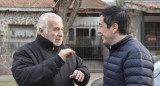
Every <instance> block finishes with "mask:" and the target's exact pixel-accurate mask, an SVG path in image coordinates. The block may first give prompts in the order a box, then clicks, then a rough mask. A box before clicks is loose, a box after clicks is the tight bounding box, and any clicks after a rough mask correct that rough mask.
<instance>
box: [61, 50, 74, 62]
mask: <svg viewBox="0 0 160 86" xmlns="http://www.w3.org/2000/svg"><path fill="white" fill-rule="evenodd" d="M74 54H75V51H73V50H72V49H62V50H60V52H59V54H58V55H59V56H60V57H61V58H62V59H63V60H64V61H65V60H66V59H67V58H70V57H72V56H73V55H74Z"/></svg>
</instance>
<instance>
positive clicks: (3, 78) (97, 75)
mask: <svg viewBox="0 0 160 86" xmlns="http://www.w3.org/2000/svg"><path fill="white" fill-rule="evenodd" d="M102 77H103V73H91V78H90V81H89V83H88V85H87V86H91V83H92V82H93V81H95V80H97V79H99V78H102ZM0 81H14V78H13V76H12V75H0ZM75 86H77V85H75Z"/></svg>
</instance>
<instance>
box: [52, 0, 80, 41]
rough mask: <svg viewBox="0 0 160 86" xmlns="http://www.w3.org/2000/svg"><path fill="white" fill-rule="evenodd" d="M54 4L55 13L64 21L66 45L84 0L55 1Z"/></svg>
mask: <svg viewBox="0 0 160 86" xmlns="http://www.w3.org/2000/svg"><path fill="white" fill-rule="evenodd" d="M54 2H55V6H54V7H53V12H55V13H57V14H58V15H59V16H61V17H62V19H63V24H64V28H65V29H64V35H65V36H64V43H66V35H67V34H68V30H69V28H70V27H71V25H72V24H73V22H74V20H75V18H76V15H77V12H78V9H79V8H80V6H81V2H82V0H54ZM71 6H72V7H71ZM70 7H71V8H70Z"/></svg>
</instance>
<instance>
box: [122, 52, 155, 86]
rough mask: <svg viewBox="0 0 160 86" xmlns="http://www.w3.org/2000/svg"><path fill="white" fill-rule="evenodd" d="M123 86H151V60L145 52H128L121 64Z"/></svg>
mask: <svg viewBox="0 0 160 86" xmlns="http://www.w3.org/2000/svg"><path fill="white" fill-rule="evenodd" d="M123 69H124V70H123V72H124V77H125V79H124V81H125V86H153V82H154V81H153V69H154V66H153V59H152V56H151V55H150V54H147V53H145V52H141V51H139V52H137V51H135V52H130V54H129V55H128V57H127V59H126V60H125V62H124V64H123Z"/></svg>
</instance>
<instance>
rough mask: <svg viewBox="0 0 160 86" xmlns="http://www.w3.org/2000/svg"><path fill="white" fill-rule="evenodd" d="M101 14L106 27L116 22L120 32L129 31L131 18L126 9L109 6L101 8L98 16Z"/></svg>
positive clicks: (125, 32)
mask: <svg viewBox="0 0 160 86" xmlns="http://www.w3.org/2000/svg"><path fill="white" fill-rule="evenodd" d="M101 15H102V16H103V17H104V22H105V23H106V24H107V28H110V27H111V26H112V25H113V24H114V23H117V24H118V28H119V32H120V34H128V33H129V28H130V22H131V19H130V14H129V12H128V11H127V10H125V9H123V8H122V7H120V6H111V7H108V8H105V9H104V10H102V12H101V13H100V16H101Z"/></svg>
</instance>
